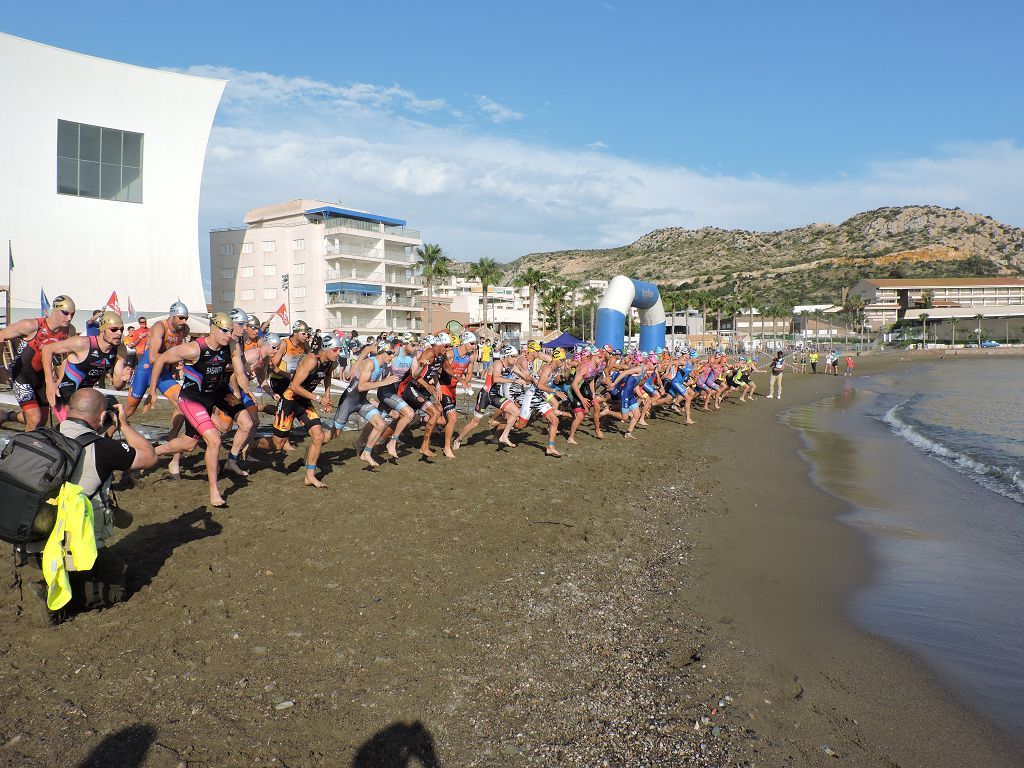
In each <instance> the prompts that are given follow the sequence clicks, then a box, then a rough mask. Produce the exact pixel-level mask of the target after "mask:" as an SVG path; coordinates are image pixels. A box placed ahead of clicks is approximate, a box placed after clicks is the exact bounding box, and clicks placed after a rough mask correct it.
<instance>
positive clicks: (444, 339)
mask: <svg viewBox="0 0 1024 768" xmlns="http://www.w3.org/2000/svg"><path fill="white" fill-rule="evenodd" d="M433 343H434V344H444V345H445V346H446V347H447V346H448V345H449V344H451V343H452V337H451V336H449V335H448V334H447V333H446V332H445V331H441V332H440V333H439V334H437V336H435V337H434V341H433Z"/></svg>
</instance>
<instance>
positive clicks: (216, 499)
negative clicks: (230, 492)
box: [210, 494, 228, 507]
mask: <svg viewBox="0 0 1024 768" xmlns="http://www.w3.org/2000/svg"><path fill="white" fill-rule="evenodd" d="M227 505H228V503H227V502H226V501H224V497H223V496H221V495H220V494H217V495H216V496H211V497H210V506H211V507H226V506H227Z"/></svg>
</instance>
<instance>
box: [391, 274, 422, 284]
mask: <svg viewBox="0 0 1024 768" xmlns="http://www.w3.org/2000/svg"><path fill="white" fill-rule="evenodd" d="M387 283H388V284H389V285H417V286H418V285H423V278H422V277H417V276H416V275H399V274H391V275H388V279H387Z"/></svg>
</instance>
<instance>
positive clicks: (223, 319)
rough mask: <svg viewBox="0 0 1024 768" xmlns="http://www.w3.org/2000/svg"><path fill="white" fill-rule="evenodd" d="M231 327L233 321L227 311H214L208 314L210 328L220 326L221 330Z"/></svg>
mask: <svg viewBox="0 0 1024 768" xmlns="http://www.w3.org/2000/svg"><path fill="white" fill-rule="evenodd" d="M233 327H234V322H233V321H232V320H231V315H229V314H228V313H227V312H215V313H214V314H212V315H211V316H210V330H213V329H214V328H220V329H221V330H222V331H230V330H231V329H232V328H233Z"/></svg>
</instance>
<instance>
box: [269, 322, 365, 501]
mask: <svg viewBox="0 0 1024 768" xmlns="http://www.w3.org/2000/svg"><path fill="white" fill-rule="evenodd" d="M346 344H347V342H346V341H345V340H344V339H342V338H341V337H340V336H335V335H333V334H331V335H330V336H325V337H323V338H322V340H321V347H320V351H319V352H317V353H316V354H313V353H312V352H310V353H309V354H307V355H306V356H305V357H303V358H302V360H300V361H299V364H298V366H296V368H295V373H294V374H293V375H292V381H291V384H289V385H288V388H287V389H286V390H285V391H284V394H283V395H282V396H281V401H280V402H279V403H278V406H277V416H276V418H275V419H274V438H273V439H274V443H275V444H276V447H277V448H278V449H279V450H283V449H284V448H285V446H286V445H287V444H288V433H289V432H291V429H292V423H293V422H295V421H298V422H299V423H300V424H302V425H303V426H304V427H306V430H307V432H308V433H309V448H308V449H307V450H306V475H305V478H304V480H303V482H304V483H305V484H306V485H309V486H312V487H314V488H326V487H327V486H326V485H324V483H322V482H320V480H318V479H317V477H316V471H317V462H318V461H319V460H320V449H321V448H322V447H323V444H324V440H325V435H324V429H323V426H322V425H321V422H320V415H319V414H318V413H317V411H316V407H315V406H314V403H319V404H320V406H321V407H322V408H324V409H325V410H328V411H329V410H330V408H331V375H332V374H333V373H334V368H335V366H336V365H337V364H338V355H339V354H340V353H341V349H342V347H344V346H346ZM321 385H323V387H324V394H323V395H320V396H317V394H316V389H317V387H319V386H321Z"/></svg>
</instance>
